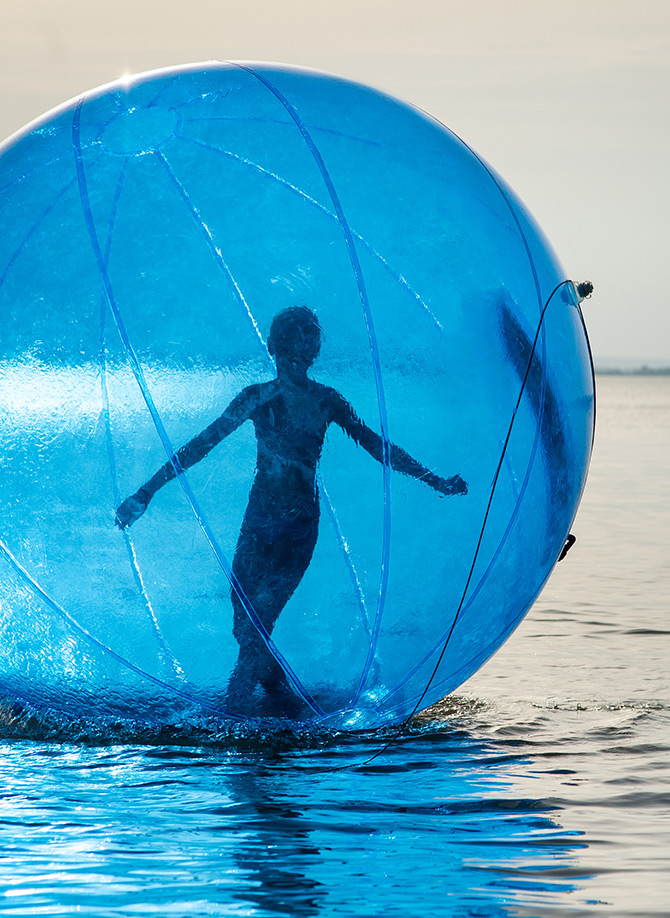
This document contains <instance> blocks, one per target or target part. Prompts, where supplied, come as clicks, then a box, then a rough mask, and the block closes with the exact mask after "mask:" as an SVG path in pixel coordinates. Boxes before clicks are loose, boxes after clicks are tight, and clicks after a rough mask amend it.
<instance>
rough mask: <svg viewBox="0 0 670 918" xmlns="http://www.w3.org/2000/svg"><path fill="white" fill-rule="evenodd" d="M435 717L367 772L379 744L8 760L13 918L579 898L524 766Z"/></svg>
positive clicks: (289, 744) (33, 745) (388, 910)
mask: <svg viewBox="0 0 670 918" xmlns="http://www.w3.org/2000/svg"><path fill="white" fill-rule="evenodd" d="M468 708H469V706H468V705H462V706H461V710H460V716H462V714H463V712H464V711H467V710H468ZM455 712H456V714H457V716H459V708H458V707H456V708H454V707H453V706H452V707H451V708H449V709H448V710H446V713H447V714H448V715H449V716H450V717H451V718H452V719H453V716H454V713H455ZM437 716H438V717H439V720H435V719H432V720H427V721H426V722H425V723H424V724H423V725H419V726H417V727H416V728H415V729H414V731H413V732H412V733H411V734H410V735H408V736H407V737H405V738H404V739H403V740H402V741H401V742H400V743H398V744H397V745H396V746H394V747H393V748H392V749H391V750H390V751H389V752H388V753H386V754H385V755H384V756H383V757H380V758H379V759H376V760H375V761H374V763H371V764H370V765H368V766H365V767H362V768H359V769H356V770H351V769H347V768H346V766H348V765H352V764H355V763H357V762H361V761H363V760H364V759H365V758H366V757H368V756H369V755H370V754H371V753H372V752H374V751H375V750H376V749H377V748H378V744H379V739H380V737H379V735H378V734H376V735H375V734H372V735H369V736H358V737H348V738H346V737H343V736H340V737H333V736H328V735H323V736H321V737H316V736H314V737H311V738H310V737H308V736H302V737H297V736H293V737H291V736H289V735H288V734H282V735H280V734H277V735H275V736H270V735H265V736H261V735H259V734H256V735H252V734H246V735H239V736H238V737H237V740H236V741H234V742H233V741H232V740H231V737H227V738H226V745H225V746H223V747H222V746H221V745H218V744H217V743H216V742H215V743H214V745H212V746H209V747H203V746H198V747H194V748H188V747H178V746H174V745H172V746H155V747H154V746H146V745H145V746H139V745H128V744H123V745H114V746H97V747H96V746H94V747H87V746H85V745H73V744H71V743H70V744H63V745H55V744H48V743H45V742H19V741H16V740H15V741H14V742H13V743H5V745H4V748H3V757H2V773H3V775H2V777H3V786H4V787H5V789H6V793H5V794H4V796H3V799H2V814H1V819H2V827H3V828H2V836H0V837H2V841H3V849H4V851H5V857H4V859H3V861H2V862H0V883H2V886H3V887H4V889H5V896H6V900H5V901H9V899H12V897H13V899H14V901H16V902H19V901H20V904H21V908H22V909H23V910H26V911H31V913H32V914H35V913H38V912H42V911H44V912H45V913H55V912H56V911H58V910H59V909H61V908H64V909H65V910H66V912H67V910H72V909H73V908H74V906H75V904H76V906H77V909H78V914H96V915H100V914H108V913H109V914H111V913H112V910H113V913H114V914H115V915H116V914H136V913H143V914H158V913H159V912H161V913H162V912H163V911H164V910H166V906H167V910H168V911H172V912H174V913H176V914H186V913H188V914H208V915H209V914H221V915H223V914H226V915H228V914H245V915H248V914H253V915H258V916H265V915H267V916H270V915H298V916H315V915H321V914H323V915H329V914H350V915H373V914H374V915H377V914H384V915H386V914H390V915H394V914H398V915H400V914H403V915H407V914H414V913H416V909H417V908H421V910H422V912H425V913H426V914H433V915H456V916H461V915H462V916H471V915H479V914H481V915H487V916H498V915H500V916H506V915H511V914H519V911H518V906H519V905H521V904H522V903H525V905H526V906H528V905H529V904H532V903H552V902H556V901H557V900H558V898H559V897H560V896H562V895H564V894H565V893H566V892H568V891H577V889H578V882H576V880H575V877H574V876H573V874H574V873H575V865H576V852H577V851H579V850H580V849H581V848H583V847H584V841H583V839H582V838H581V836H580V833H574V832H566V831H565V830H564V829H563V828H562V827H561V825H560V811H559V808H558V807H556V806H555V805H554V804H552V803H551V802H550V801H545V800H542V799H540V798H520V797H519V796H518V795H517V794H516V792H515V787H514V775H515V773H517V772H518V771H525V770H526V769H527V767H528V761H527V760H526V759H525V758H524V757H521V756H518V755H516V754H514V753H513V752H510V746H509V744H508V743H501V742H485V743H482V742H481V741H478V740H476V739H475V738H474V737H473V736H472V735H471V734H470V733H469V732H468V731H466V730H464V729H461V730H455V729H454V728H453V726H448V722H447V721H446V720H444V714H440V713H439V712H438V714H437ZM33 726H34V724H33ZM90 738H91V737H90V736H89V739H90ZM136 739H137V737H136ZM193 739H194V737H191V741H192V740H193ZM7 897H9V899H8V898H7Z"/></svg>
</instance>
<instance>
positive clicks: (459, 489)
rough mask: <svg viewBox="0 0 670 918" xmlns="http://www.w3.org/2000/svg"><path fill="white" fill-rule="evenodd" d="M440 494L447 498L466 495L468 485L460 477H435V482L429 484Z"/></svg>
mask: <svg viewBox="0 0 670 918" xmlns="http://www.w3.org/2000/svg"><path fill="white" fill-rule="evenodd" d="M430 484H431V486H432V487H433V488H435V490H436V491H438V492H439V493H440V494H446V496H447V497H458V496H459V495H464V494H467V493H468V483H467V481H464V480H463V479H462V478H461V476H460V475H453V476H452V477H451V478H440V476H439V475H436V476H435V482H434V483H433V482H430Z"/></svg>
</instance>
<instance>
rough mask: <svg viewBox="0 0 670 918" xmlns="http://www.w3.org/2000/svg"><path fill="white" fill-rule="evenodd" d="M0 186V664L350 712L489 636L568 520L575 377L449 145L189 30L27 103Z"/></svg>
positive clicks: (568, 290)
mask: <svg viewBox="0 0 670 918" xmlns="http://www.w3.org/2000/svg"><path fill="white" fill-rule="evenodd" d="M0 189H1V190H2V196H1V198H0V226H1V231H0V315H1V316H2V326H1V332H0V334H1V341H2V352H1V354H0V383H1V385H0V427H1V437H0V459H1V463H0V470H1V476H0V508H1V512H0V519H1V520H2V523H1V527H0V530H1V531H0V540H1V541H0V566H1V574H0V616H1V618H0V627H1V632H0V694H1V695H2V697H4V698H6V699H14V700H19V701H22V702H28V703H30V704H31V705H33V706H35V707H37V708H49V709H55V710H58V711H62V712H64V713H65V714H67V715H68V716H96V715H101V716H102V715H104V716H112V717H132V718H136V719H139V720H143V721H150V722H156V723H163V722H170V721H175V720H183V719H184V718H187V719H188V718H196V717H198V716H201V715H204V716H209V715H213V716H216V717H231V718H236V719H240V720H245V719H249V718H256V717H261V718H263V717H290V718H293V719H297V720H301V721H317V722H323V721H325V722H326V723H334V724H337V725H339V726H352V727H358V726H368V725H375V724H377V723H383V722H388V721H392V720H393V719H397V718H401V717H404V716H406V715H407V714H408V713H410V712H411V711H412V710H413V709H414V708H415V707H416V706H419V707H426V706H428V705H430V704H432V703H434V702H435V701H437V700H438V699H439V698H441V697H443V696H444V695H446V694H447V693H449V692H451V691H453V690H454V689H455V688H456V687H457V686H458V685H460V684H461V683H462V682H464V681H465V680H466V679H467V678H468V677H469V676H470V675H471V674H472V673H473V672H474V671H475V670H476V669H477V668H478V667H479V666H481V665H482V663H484V661H485V660H486V659H487V658H488V657H490V656H491V654H492V653H494V651H495V650H496V649H497V648H498V647H499V646H500V645H501V644H502V642H503V641H504V640H505V639H506V638H507V637H508V636H509V634H510V633H511V632H512V631H513V629H514V628H515V627H516V626H517V624H518V623H519V622H520V620H521V619H522V618H523V616H524V615H525V613H526V612H527V611H528V609H529V608H530V606H531V604H532V603H533V601H534V600H535V598H536V597H537V595H538V593H539V591H540V590H541V588H542V586H543V584H544V583H545V581H546V579H547V577H548V576H549V573H550V572H551V570H552V568H553V566H554V564H555V563H556V560H557V558H558V556H559V553H560V551H561V549H562V547H563V544H564V542H565V539H566V536H567V534H568V532H569V528H570V525H571V522H572V520H573V518H574V515H575V512H576V508H577V503H578V501H579V497H580V494H581V491H582V488H583V484H584V480H585V476H586V468H587V464H588V459H589V455H590V448H591V438H592V426H593V384H592V374H591V366H590V359H589V351H588V343H587V340H586V335H585V331H584V327H583V322H582V317H581V313H580V310H579V306H578V302H577V297H576V295H575V290H574V287H573V285H572V284H571V283H570V282H568V281H566V276H565V274H564V272H563V270H562V269H561V267H560V265H559V264H558V262H557V260H556V258H555V256H554V254H553V253H552V251H551V249H550V247H549V245H548V244H547V242H546V240H545V239H544V237H543V236H542V234H541V232H540V230H539V229H538V227H537V226H536V224H535V223H534V222H533V220H532V219H531V217H530V216H529V215H528V213H527V212H526V211H525V210H524V208H523V206H522V205H521V204H520V202H519V201H518V199H517V198H516V197H515V195H514V194H513V193H512V191H511V190H510V189H509V187H508V186H507V185H506V184H505V183H504V182H503V181H502V180H501V179H500V178H499V177H498V176H497V175H496V174H495V173H494V172H493V170H492V169H491V168H490V167H489V166H488V165H487V164H486V163H485V162H484V161H483V160H482V159H481V158H480V157H479V156H477V155H476V154H475V153H473V151H472V150H471V149H470V148H469V147H468V146H467V145H466V144H465V143H463V142H462V141H461V140H460V139H459V138H457V137H456V136H455V135H454V134H453V133H451V132H450V131H449V130H447V129H446V128H445V127H443V126H442V125H441V124H439V123H438V122H436V121H435V120H433V119H432V118H430V117H429V116H427V115H425V114H424V113H422V112H420V111H418V110H417V109H415V108H413V107H412V106H410V105H407V104H404V103H402V102H399V101H398V100H396V99H393V98H391V97H389V96H388V95H385V94H383V93H380V92H377V91H375V90H373V89H370V88H368V87H365V86H362V85H360V84H357V83H354V82H350V81H347V80H344V79H341V78H339V77H333V76H329V75H325V74H321V73H315V72H310V71H306V70H300V69H294V68H290V67H286V66H277V65H268V64H234V63H226V64H223V63H220V64H219V63H217V64H207V65H198V66H193V67H185V68H176V69H173V70H166V71H160V72H156V73H150V74H144V75H141V76H138V77H136V78H133V79H132V80H130V81H127V82H124V83H118V84H112V85H110V86H106V87H103V88H102V89H99V90H96V91H93V92H90V93H86V94H84V95H83V96H82V97H81V98H79V99H77V100H75V101H73V102H71V103H68V104H66V105H64V106H63V107H61V108H60V109H58V110H57V111H55V112H52V113H50V114H48V115H47V116H45V117H44V118H43V119H41V120H40V121H39V122H38V123H36V124H33V125H30V126H29V127H28V128H26V130H25V131H23V132H22V133H20V134H19V135H17V136H15V137H14V138H11V139H10V140H9V141H8V142H7V143H6V144H5V145H4V146H3V147H2V149H1V155H0ZM295 307H298V308H297V309H296V308H295ZM277 317H279V318H277ZM275 320H276V321H275ZM273 321H275V324H274V325H273ZM187 444H189V445H187ZM185 445H187V446H186V447H185V449H181V448H182V447H184V446H185ZM161 469H162V471H161ZM157 473H158V479H160V480H158V479H156V477H155V476H156V474H157ZM161 476H162V478H161ZM163 479H164V480H163ZM152 481H153V484H149V485H148V484H147V483H148V482H152ZM154 485H155V487H154ZM143 487H144V490H142V488H143ZM129 498H131V500H130V501H129ZM124 502H125V503H124ZM119 508H121V509H119ZM142 511H143V512H142ZM115 518H116V519H115Z"/></svg>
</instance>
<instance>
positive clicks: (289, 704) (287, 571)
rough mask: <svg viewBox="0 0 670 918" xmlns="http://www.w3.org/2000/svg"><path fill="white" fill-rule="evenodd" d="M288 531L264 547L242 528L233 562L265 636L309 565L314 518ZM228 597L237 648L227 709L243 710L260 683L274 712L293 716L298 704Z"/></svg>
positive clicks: (276, 665) (235, 600) (244, 616)
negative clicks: (265, 632) (276, 708)
mask: <svg viewBox="0 0 670 918" xmlns="http://www.w3.org/2000/svg"><path fill="white" fill-rule="evenodd" d="M291 529H292V531H291V533H290V534H284V535H283V536H282V537H279V538H277V539H276V540H275V541H270V542H268V541H266V539H265V538H263V537H262V536H261V535H259V534H258V532H256V531H254V530H252V529H249V528H246V527H245V526H243V528H242V532H241V533H240V538H239V541H238V544H237V549H236V551H235V558H234V560H233V573H234V574H235V577H236V578H237V581H238V583H239V585H240V587H241V589H242V590H243V591H244V594H245V596H246V597H247V599H248V600H249V602H250V604H251V606H252V608H253V609H254V611H255V612H256V615H257V616H258V618H259V619H260V621H261V622H262V623H263V625H264V627H265V629H266V630H267V632H268V634H271V633H272V629H273V628H274V625H275V622H276V621H277V618H278V617H279V615H280V613H281V611H282V609H283V608H284V606H285V605H286V603H287V602H288V600H289V599H290V598H291V596H292V595H293V593H294V592H295V590H296V588H297V587H298V584H299V583H300V581H301V580H302V578H303V576H304V574H305V571H306V570H307V567H308V566H309V562H310V560H311V558H312V554H313V552H314V546H315V544H316V537H317V534H318V517H317V518H315V519H310V520H308V521H307V524H306V525H300V522H299V521H294V524H293V525H292V527H291ZM296 531H297V533H298V535H297V536H296V534H295V533H296ZM284 532H286V530H285V528H284ZM231 596H232V601H233V611H234V619H233V634H234V635H235V638H236V640H237V642H238V643H239V645H240V652H239V656H238V659H237V663H236V664H235V669H234V671H233V674H232V676H231V678H230V682H229V684H228V693H227V695H228V702H229V703H230V705H231V708H232V709H233V710H235V707H237V708H238V709H244V708H248V703H249V700H250V697H251V695H252V693H253V691H254V689H255V687H256V685H258V684H259V683H260V684H261V685H262V687H263V689H264V690H265V692H266V693H267V694H268V696H269V697H270V698H272V699H273V700H274V701H275V702H276V703H277V707H278V713H279V712H281V713H285V714H296V713H298V710H302V709H303V702H302V701H300V699H299V698H298V696H296V694H295V692H294V690H293V688H292V687H291V685H290V683H289V681H288V679H287V678H286V674H285V673H284V671H283V669H282V667H281V666H280V665H279V663H277V661H276V660H275V658H274V656H273V655H272V653H271V652H270V650H269V649H268V648H267V646H266V644H265V641H264V640H263V638H262V637H261V635H260V634H259V632H258V630H257V629H256V627H255V626H254V625H253V623H252V622H251V620H250V618H249V616H248V615H247V612H246V610H245V609H244V606H243V604H242V602H241V601H240V599H239V597H238V596H237V593H236V591H235V590H233V591H232V593H231Z"/></svg>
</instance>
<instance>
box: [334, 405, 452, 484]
mask: <svg viewBox="0 0 670 918" xmlns="http://www.w3.org/2000/svg"><path fill="white" fill-rule="evenodd" d="M332 398H333V402H332V419H333V421H334V422H335V423H336V424H337V425H338V426H339V427H341V428H342V430H344V432H345V433H346V434H348V435H349V436H350V437H351V439H352V440H355V441H356V443H358V444H360V446H362V447H363V449H364V450H366V452H368V453H370V455H371V456H372V457H373V459H376V460H377V462H382V463H383V461H384V441H383V440H382V438H381V437H380V436H379V434H378V433H375V431H374V430H371V429H370V428H369V427H368V426H367V424H364V423H363V421H361V419H360V418H359V417H358V415H357V414H356V412H355V411H354V409H353V408H352V407H351V405H350V404H349V402H348V401H346V399H344V398H343V397H342V396H341V395H340V394H339V393H338V392H335V390H332ZM389 447H390V449H389V453H390V460H391V468H393V469H395V470H396V471H397V472H402V473H403V474H404V475H410V476H411V477H412V478H417V479H418V480H419V481H423V482H425V483H426V484H427V485H428V486H429V487H431V488H433V490H435V491H438V492H439V493H440V494H446V495H457V494H467V493H468V486H467V483H466V482H465V481H464V480H463V479H462V478H461V476H460V475H453V476H452V477H451V478H442V477H441V476H440V475H436V474H435V473H434V472H431V470H430V469H427V468H426V467H425V466H424V465H421V463H420V462H417V460H416V459H414V458H413V457H412V456H410V454H409V453H406V452H405V450H404V449H402V448H401V447H400V446H396V445H395V443H390V444H389Z"/></svg>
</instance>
